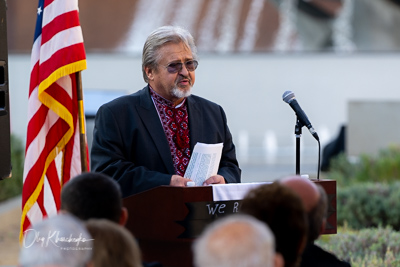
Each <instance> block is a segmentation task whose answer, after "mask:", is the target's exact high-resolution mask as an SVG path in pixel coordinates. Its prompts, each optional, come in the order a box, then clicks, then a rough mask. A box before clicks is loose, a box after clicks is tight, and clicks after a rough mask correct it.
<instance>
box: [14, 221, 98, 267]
mask: <svg viewBox="0 0 400 267" xmlns="http://www.w3.org/2000/svg"><path fill="white" fill-rule="evenodd" d="M92 248H93V242H92V237H91V236H90V234H89V233H88V231H87V230H86V228H85V227H84V225H83V224H82V223H81V222H80V221H79V220H78V219H76V218H75V217H73V216H72V215H69V214H60V215H56V216H53V217H50V218H48V219H44V220H43V221H41V222H39V223H37V224H35V225H33V227H32V228H31V229H28V230H26V231H25V236H24V240H23V242H22V248H21V252H20V255H19V266H21V267H37V266H46V265H56V266H63V267H84V266H86V264H87V263H88V262H89V261H90V259H91V256H92Z"/></svg>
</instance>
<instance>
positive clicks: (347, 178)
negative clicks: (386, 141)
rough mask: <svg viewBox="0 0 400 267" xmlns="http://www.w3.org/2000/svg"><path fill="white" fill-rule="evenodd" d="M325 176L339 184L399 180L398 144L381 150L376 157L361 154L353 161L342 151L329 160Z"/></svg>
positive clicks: (399, 158) (399, 152)
mask: <svg viewBox="0 0 400 267" xmlns="http://www.w3.org/2000/svg"><path fill="white" fill-rule="evenodd" d="M326 178H327V179H332V180H336V181H337V183H338V185H341V186H346V185H351V184H354V183H360V182H388V183H391V182H395V181H400V146H390V147H388V148H387V149H384V150H381V151H380V152H379V155H378V156H377V157H373V156H369V155H361V156H360V157H359V159H358V161H357V162H355V163H352V162H350V161H349V159H348V158H347V156H346V155H345V154H344V153H342V154H340V155H338V156H336V157H335V158H333V159H332V160H331V161H330V171H329V172H327V173H326Z"/></svg>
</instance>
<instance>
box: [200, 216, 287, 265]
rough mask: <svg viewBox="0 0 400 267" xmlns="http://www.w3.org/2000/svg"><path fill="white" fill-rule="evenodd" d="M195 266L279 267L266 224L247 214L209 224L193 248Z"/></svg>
mask: <svg viewBox="0 0 400 267" xmlns="http://www.w3.org/2000/svg"><path fill="white" fill-rule="evenodd" d="M193 252H194V264H195V266H196V267H278V266H283V258H282V256H281V255H276V254H275V240H274V236H273V234H272V232H271V230H270V229H269V228H268V226H267V225H265V224H264V223H262V222H260V221H258V220H257V219H255V218H254V217H251V216H248V215H229V216H227V217H225V218H221V219H219V220H217V221H215V222H213V223H212V224H210V225H209V226H208V227H207V228H206V229H205V231H204V232H203V233H202V235H201V236H200V237H199V238H198V239H197V240H196V241H195V243H194V245H193Z"/></svg>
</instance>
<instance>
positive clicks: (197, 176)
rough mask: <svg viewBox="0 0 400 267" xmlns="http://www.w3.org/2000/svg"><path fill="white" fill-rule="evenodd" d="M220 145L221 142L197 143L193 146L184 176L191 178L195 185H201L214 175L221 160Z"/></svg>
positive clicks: (221, 145)
mask: <svg viewBox="0 0 400 267" xmlns="http://www.w3.org/2000/svg"><path fill="white" fill-rule="evenodd" d="M222 147H223V144H222V143H219V144H204V143H197V144H196V145H195V146H194V149H193V152H192V156H191V157H190V161H189V165H188V167H187V168H186V172H185V175H184V177H185V178H189V179H191V180H192V181H193V182H195V183H196V185H203V183H204V181H205V180H207V179H208V178H210V177H211V176H213V175H216V174H217V172H218V167H219V162H220V161H221V155H222Z"/></svg>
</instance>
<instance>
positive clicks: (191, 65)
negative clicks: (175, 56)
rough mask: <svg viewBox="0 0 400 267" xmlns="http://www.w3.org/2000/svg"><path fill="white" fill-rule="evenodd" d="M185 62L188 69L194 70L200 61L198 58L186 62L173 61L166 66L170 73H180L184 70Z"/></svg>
mask: <svg viewBox="0 0 400 267" xmlns="http://www.w3.org/2000/svg"><path fill="white" fill-rule="evenodd" d="M183 64H185V67H186V69H187V70H188V71H194V70H195V69H196V68H197V66H198V65H199V62H197V60H189V61H186V62H184V63H182V62H173V63H170V64H168V65H167V66H165V68H167V71H168V72H169V73H178V72H180V71H181V70H182V68H183Z"/></svg>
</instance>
